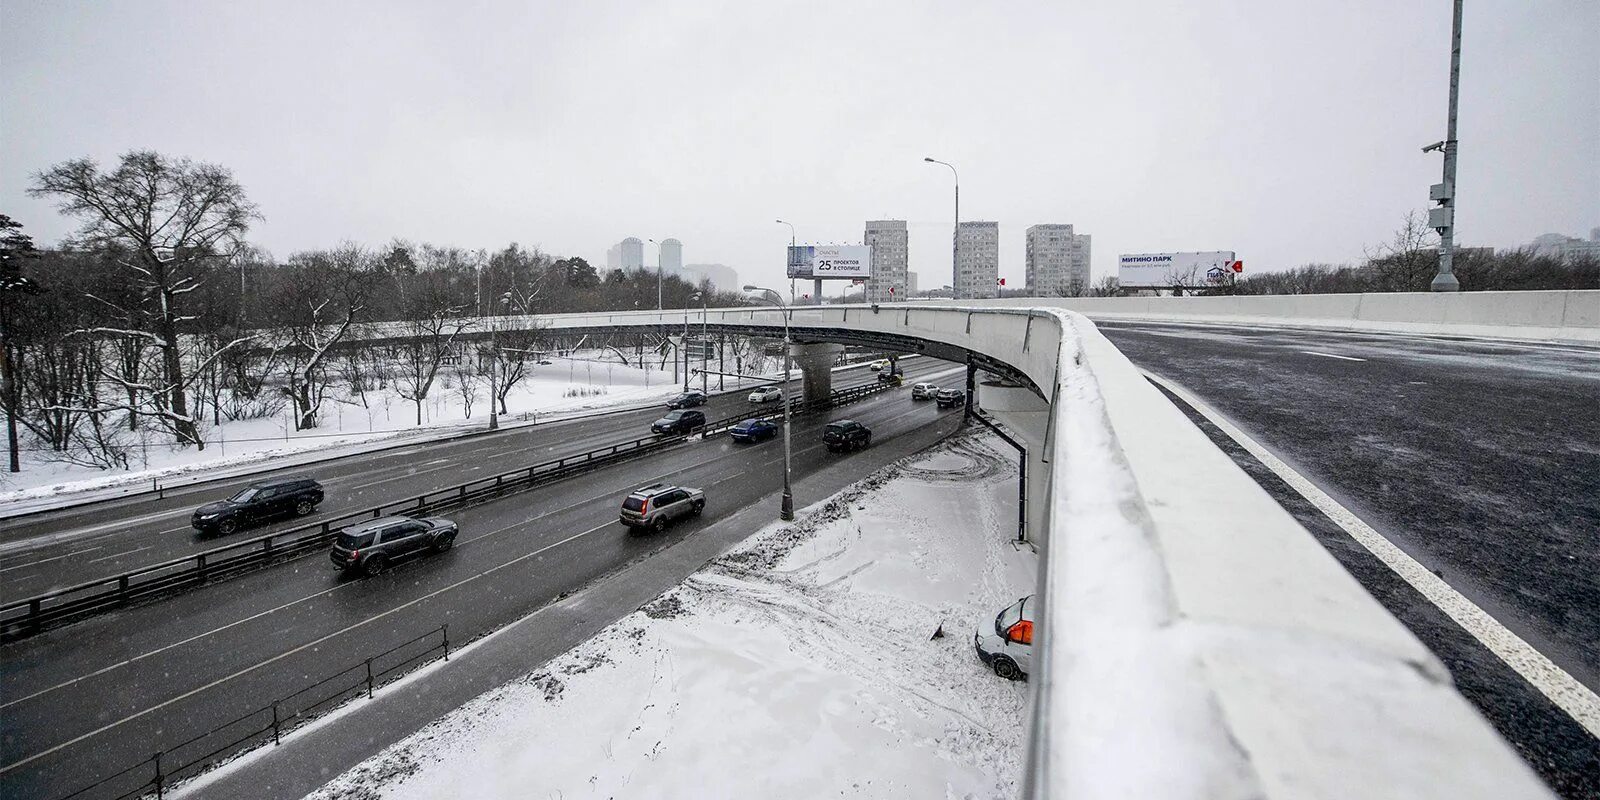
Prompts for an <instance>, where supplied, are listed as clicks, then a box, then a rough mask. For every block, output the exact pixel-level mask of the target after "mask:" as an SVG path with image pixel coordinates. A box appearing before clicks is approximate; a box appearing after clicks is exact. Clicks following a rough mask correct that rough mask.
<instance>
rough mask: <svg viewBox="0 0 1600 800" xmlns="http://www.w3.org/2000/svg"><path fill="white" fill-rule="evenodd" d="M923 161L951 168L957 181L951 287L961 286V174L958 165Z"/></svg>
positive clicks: (951, 246) (938, 161) (951, 248)
mask: <svg viewBox="0 0 1600 800" xmlns="http://www.w3.org/2000/svg"><path fill="white" fill-rule="evenodd" d="M922 160H923V161H926V162H928V163H929V164H943V165H945V166H947V167H949V168H950V174H951V175H953V176H955V179H956V232H955V236H953V237H952V238H951V240H950V285H951V286H960V285H961V274H960V273H961V173H959V172H956V165H954V164H951V163H950V162H948V161H940V160H939V159H937V158H932V157H925V158H923V159H922ZM955 294H956V290H952V291H951V293H950V296H951V297H955Z"/></svg>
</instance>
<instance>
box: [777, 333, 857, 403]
mask: <svg viewBox="0 0 1600 800" xmlns="http://www.w3.org/2000/svg"><path fill="white" fill-rule="evenodd" d="M843 350H844V346H843V345H837V344H828V343H825V342H819V343H815V344H812V343H806V344H794V345H790V346H789V355H790V357H792V358H793V359H794V365H795V367H797V368H799V370H800V375H801V377H803V378H804V379H805V394H804V395H803V396H804V397H805V400H806V402H808V403H809V402H812V401H817V402H822V401H825V400H827V399H828V397H829V396H830V395H831V394H833V364H834V362H836V361H838V360H839V353H840V352H842V351H843Z"/></svg>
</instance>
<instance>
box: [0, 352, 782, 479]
mask: <svg viewBox="0 0 1600 800" xmlns="http://www.w3.org/2000/svg"><path fill="white" fill-rule="evenodd" d="M550 361H551V362H552V363H550V364H549V365H534V364H530V365H529V370H530V374H529V375H528V377H526V378H524V379H523V380H522V381H520V382H518V383H517V384H516V385H515V386H514V387H513V388H512V391H511V392H510V393H509V394H508V395H507V397H506V409H507V412H508V413H507V414H506V415H503V416H502V417H501V422H502V424H503V425H516V424H521V423H526V422H530V421H533V420H535V419H549V418H550V417H552V416H560V415H563V414H569V413H574V412H581V411H586V410H595V409H603V408H612V407H618V406H626V405H631V404H643V403H650V402H654V401H657V400H660V399H663V398H665V397H668V396H670V395H672V394H675V393H676V392H678V391H679V390H680V387H681V376H680V380H679V382H674V381H673V380H672V368H671V366H670V365H669V366H668V367H667V368H666V369H664V370H663V369H657V368H656V367H658V366H659V365H657V364H650V365H649V367H650V369H641V368H639V367H636V366H625V365H622V364H619V363H616V360H615V358H614V357H612V358H609V359H608V358H607V354H606V353H604V352H602V351H578V352H576V353H573V354H572V356H571V357H569V358H562V357H552V358H551V359H550ZM729 366H732V361H731V359H730V362H729ZM459 380H460V379H459V377H458V376H456V375H455V374H453V372H452V370H451V369H450V368H449V367H444V368H441V369H440V372H439V376H438V378H437V380H436V381H435V384H434V386H433V388H432V391H430V392H429V396H428V398H427V399H426V400H424V401H423V420H422V424H421V425H420V426H419V425H418V424H417V411H416V406H415V405H414V404H413V403H412V402H411V401H409V400H406V399H405V398H403V397H401V396H400V395H399V394H398V393H397V392H396V391H395V390H394V389H393V387H392V386H391V387H390V388H388V389H385V390H378V389H374V390H371V391H368V392H367V393H366V397H365V399H364V400H363V398H362V397H361V396H360V395H358V394H354V393H352V392H350V391H349V389H348V386H347V385H345V384H337V385H335V386H333V387H330V389H329V393H328V397H327V398H326V399H325V400H324V401H323V404H322V409H321V423H320V425H319V426H318V427H316V428H313V429H309V430H304V431H296V430H294V422H293V418H292V414H293V413H294V412H293V410H292V407H288V406H286V407H285V408H284V409H283V410H280V411H279V412H278V413H277V414H275V415H273V416H271V417H267V418H262V419H242V420H235V421H226V420H225V421H224V422H223V423H222V424H221V425H216V426H210V425H208V426H207V427H206V428H205V429H204V436H205V439H206V449H205V450H196V449H194V448H192V447H191V448H178V447H174V446H172V444H171V440H172V437H171V435H170V434H168V433H165V432H164V431H161V430H157V429H153V428H151V427H149V426H147V429H146V430H142V431H140V432H138V433H137V434H130V435H127V437H128V438H129V447H128V451H127V452H128V458H129V464H128V467H129V468H128V469H127V470H123V469H111V470H105V469H98V468H95V467H92V466H84V465H81V464H73V463H68V462H65V461H59V460H53V459H52V455H53V454H50V453H48V452H39V451H29V452H27V453H25V458H24V462H23V470H22V472H20V473H16V474H12V473H6V472H0V506H4V505H7V504H16V505H18V506H20V505H21V504H23V503H24V502H26V501H34V502H37V501H40V500H45V499H48V498H53V497H56V496H59V495H65V494H76V493H80V492H85V491H97V490H107V489H115V488H117V487H123V488H126V489H128V490H148V489H149V488H150V487H151V485H152V482H153V481H160V482H161V483H162V484H164V485H171V484H174V483H182V482H184V481H185V476H187V475H190V474H192V473H195V472H198V471H202V470H203V471H206V472H208V473H214V472H215V471H217V470H220V469H225V468H227V467H232V466H239V465H248V464H257V463H260V462H262V461H266V460H268V459H282V458H285V457H292V456H296V455H305V454H314V455H315V454H321V455H325V454H327V452H328V451H330V450H340V451H346V450H354V449H358V448H359V447H360V446H362V445H366V446H369V447H370V446H374V445H378V446H381V445H383V444H390V443H393V442H394V441H395V440H399V439H405V438H412V437H416V436H417V435H418V434H419V433H421V434H422V435H424V436H427V437H430V438H431V437H437V436H440V435H447V434H448V433H450V432H452V431H455V430H464V429H467V428H479V427H484V426H487V425H488V419H489V400H488V396H489V387H488V384H487V380H486V379H485V380H482V381H481V382H480V384H479V385H478V386H476V387H475V392H474V395H475V398H474V401H473V403H472V413H471V416H470V417H469V416H468V415H467V409H466V404H465V402H464V401H463V395H462V393H461V391H460V389H459V388H458V387H459V385H460V384H459ZM724 380H725V382H726V383H725V386H726V387H727V388H730V389H731V388H735V387H736V386H740V385H754V382H753V381H750V380H741V379H736V378H732V377H728V378H725V379H724ZM695 385H696V386H698V385H699V380H698V378H696V380H695ZM710 386H711V388H712V389H715V388H716V386H717V383H716V378H715V377H714V376H713V377H712V379H711V381H710ZM30 505H31V503H30Z"/></svg>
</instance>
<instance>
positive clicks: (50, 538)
mask: <svg viewBox="0 0 1600 800" xmlns="http://www.w3.org/2000/svg"><path fill="white" fill-rule="evenodd" d="M193 510H194V509H190V508H175V509H172V510H171V511H157V512H155V513H154V514H145V515H144V516H142V517H134V518H133V519H122V520H117V521H116V522H104V523H101V524H99V525H90V526H88V527H85V528H70V529H68V530H64V531H57V532H55V533H46V534H42V535H40V536H34V537H32V538H28V539H19V540H17V541H15V542H6V543H5V544H0V553H10V552H12V551H16V550H35V549H38V548H40V547H47V546H49V545H52V544H56V543H57V542H61V541H65V540H67V539H76V538H78V537H80V536H82V535H84V534H86V533H94V532H95V531H102V530H106V529H107V528H124V529H126V528H129V527H132V526H134V525H139V524H142V523H145V522H150V521H152V520H158V519H161V518H162V517H176V516H182V515H185V514H188V513H190V512H192V511H193ZM116 533H119V534H120V533H123V531H116Z"/></svg>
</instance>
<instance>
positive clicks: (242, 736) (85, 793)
mask: <svg viewBox="0 0 1600 800" xmlns="http://www.w3.org/2000/svg"><path fill="white" fill-rule="evenodd" d="M440 659H443V660H445V661H449V660H450V628H449V626H448V625H441V626H439V627H438V628H435V629H433V630H431V631H428V632H427V633H424V634H422V635H421V636H417V637H415V638H413V639H409V640H407V641H404V642H401V643H400V644H397V645H395V646H394V647H391V648H389V649H388V650H385V651H383V652H381V653H378V654H377V655H374V656H371V657H369V658H366V659H364V660H362V661H359V662H356V663H354V664H351V665H350V666H348V667H346V668H344V669H342V670H339V671H338V672H335V673H333V674H332V675H329V676H327V677H325V678H323V679H322V680H319V681H317V682H316V683H313V684H310V685H308V686H305V687H303V688H301V689H299V690H298V691H296V692H294V693H293V694H290V695H288V696H285V697H281V698H279V699H277V700H274V701H273V702H272V703H271V704H270V705H266V706H262V707H261V708H257V709H254V710H252V711H249V712H247V713H245V714H241V715H239V716H237V717H234V718H233V719H230V720H228V721H227V722H224V723H222V724H221V725H217V726H216V727H213V728H211V729H210V730H208V731H206V732H204V733H201V734H199V735H196V736H192V737H190V738H188V739H186V740H184V741H182V742H179V743H177V744H173V745H169V746H166V747H165V749H163V750H160V751H157V752H155V753H153V754H152V755H151V756H150V757H149V758H147V759H144V760H143V761H140V762H138V763H137V764H133V765H132V766H129V767H127V768H126V769H123V770H119V771H118V772H115V773H112V774H111V775H109V776H106V777H104V778H101V779H99V780H97V781H95V782H94V783H91V784H88V785H87V786H84V787H82V788H80V789H78V790H76V791H74V792H72V793H70V794H65V795H61V796H60V797H59V798H58V800H127V799H128V798H135V797H144V796H148V795H154V796H155V797H157V798H160V797H163V796H164V795H165V794H166V792H167V791H168V790H170V789H171V788H173V786H174V784H176V783H178V782H180V781H184V780H187V779H189V778H193V777H194V776H196V775H199V774H201V773H203V772H205V771H206V769H208V768H209V767H211V766H212V765H213V764H216V763H218V762H221V761H226V760H228V759H231V758H234V757H236V756H239V755H241V754H243V753H245V752H247V751H249V750H252V749H255V748H257V747H261V746H263V745H268V744H270V745H272V746H276V745H278V744H281V743H282V741H283V736H284V734H286V733H288V732H290V731H292V730H294V729H295V728H298V727H299V726H301V725H304V724H305V723H306V722H309V721H310V720H312V719H315V718H316V717H317V716H318V715H319V714H321V713H323V712H325V711H327V710H329V709H332V708H335V707H337V706H339V705H340V704H342V703H344V702H347V701H349V700H352V699H354V698H357V697H361V696H362V695H365V696H366V697H367V698H368V699H371V698H372V694H373V692H374V691H375V690H376V689H378V688H380V687H382V686H383V685H385V684H386V683H389V682H391V681H393V680H395V679H397V678H399V677H401V676H403V675H404V674H406V673H407V672H409V671H410V670H411V669H414V668H416V667H420V666H422V665H424V664H428V663H430V662H433V661H436V660H440Z"/></svg>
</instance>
